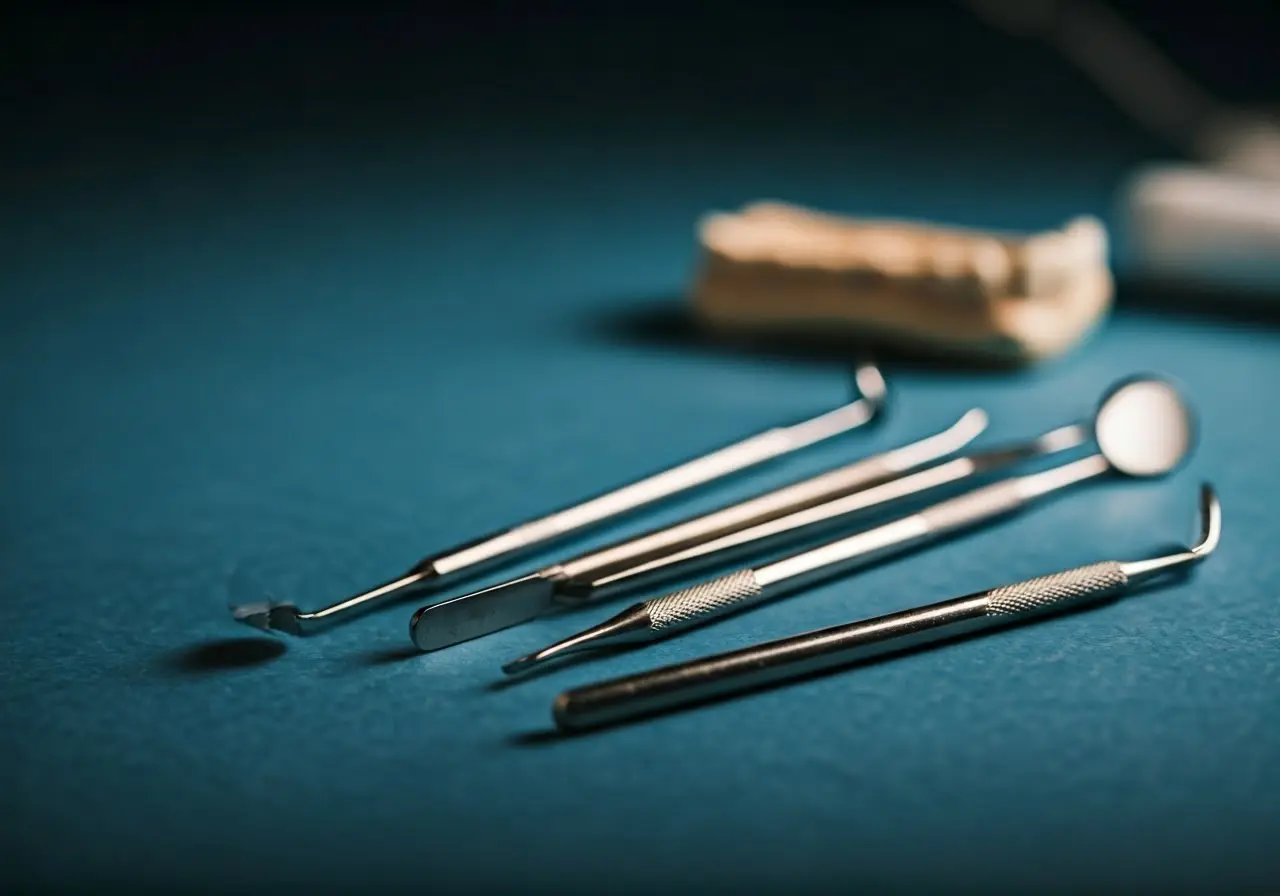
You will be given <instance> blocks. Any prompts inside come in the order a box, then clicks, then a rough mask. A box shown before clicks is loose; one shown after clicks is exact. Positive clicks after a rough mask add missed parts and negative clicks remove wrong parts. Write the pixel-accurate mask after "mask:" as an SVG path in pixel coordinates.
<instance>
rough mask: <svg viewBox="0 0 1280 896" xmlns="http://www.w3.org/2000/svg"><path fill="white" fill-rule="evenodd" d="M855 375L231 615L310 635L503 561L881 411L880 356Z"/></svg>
mask: <svg viewBox="0 0 1280 896" xmlns="http://www.w3.org/2000/svg"><path fill="white" fill-rule="evenodd" d="M854 379H855V383H856V386H857V389H858V392H859V395H858V397H857V398H856V399H855V400H854V401H852V402H849V403H848V404H845V405H842V406H840V407H838V408H836V409H834V410H831V411H828V412H826V413H825V414H821V415H819V416H817V417H813V418H811V419H809V420H804V421H802V422H800V423H796V424H793V425H790V426H783V427H777V428H774V429H770V430H767V431H765V432H762V433H759V434H757V435H754V436H751V437H750V438H747V439H743V440H742V441H739V442H735V443H734V444H732V445H729V446H727V447H725V448H721V449H719V450H717V451H713V452H711V453H710V454H705V455H703V456H701V457H699V458H696V459H694V460H691V461H688V462H686V463H683V464H680V465H679V466H675V467H671V468H670V469H667V470H664V471H662V472H661V473H656V474H654V475H652V476H649V477H647V478H645V479H641V480H639V481H637V482H633V483H631V484H630V485H626V486H623V487H622V488H619V489H616V490H614V491H611V492H608V493H607V494H603V495H600V496H598V497H595V498H592V499H590V500H587V501H584V502H582V503H580V504H577V505H574V506H573V507H568V508H565V509H564V510H560V511H557V512H555V513H552V514H549V515H547V516H544V517H541V518H539V519H536V520H531V521H529V522H526V523H522V524H520V525H517V526H514V527H512V528H510V529H505V530H503V531H500V532H496V533H494V534H492V535H489V536H487V537H484V538H480V539H477V540H475V541H472V542H468V543H466V544H463V545H460V546H458V547H456V548H453V549H451V550H448V551H445V552H443V553H440V554H436V555H434V556H431V557H427V558H425V559H423V560H422V561H420V562H419V563H418V564H417V565H416V566H414V567H413V568H412V569H411V570H409V571H408V572H406V573H405V574H404V575H402V576H399V577H397V578H395V579H393V580H392V581H390V582H386V583H384V584H382V585H378V586H377V587H375V588H371V589H370V590H368V591H365V592H363V593H361V594H357V595H354V596H353V597H349V598H347V599H346V600H343V601H340V602H338V603H336V604H333V605H331V606H328V607H325V608H324V609H321V610H316V611H314V612H305V611H302V610H299V609H298V608H297V607H296V606H294V605H292V604H288V603H280V604H276V603H253V604H244V605H239V606H234V607H232V615H233V617H234V618H235V619H236V620H237V621H239V622H243V623H245V624H246V625H250V626H253V627H254V628H259V629H264V630H268V631H278V632H286V633H288V634H292V635H307V634H311V633H313V632H317V631H321V630H323V629H325V628H327V627H329V626H331V625H333V624H335V623H338V622H341V621H343V620H346V619H350V618H352V617H354V616H356V615H358V614H360V613H362V612H364V611H367V610H369V609H371V608H372V607H374V606H375V605H378V604H380V603H382V602H383V601H384V600H386V599H390V598H398V597H403V596H408V595H410V594H414V593H418V592H421V591H423V590H424V589H427V588H429V587H433V586H437V585H439V584H442V583H443V581H444V580H445V579H450V578H454V577H457V576H462V575H464V574H473V573H478V572H481V571H483V570H485V569H488V568H490V567H491V566H492V565H494V564H495V563H496V562H498V561H503V560H509V559H512V558H515V557H517V556H519V555H521V554H524V553H527V552H528V551H530V550H532V549H533V548H537V547H542V546H544V545H547V544H550V543H553V542H555V541H557V540H559V539H561V538H563V537H565V536H567V535H569V534H571V533H575V532H580V531H584V530H586V529H588V528H590V527H592V526H595V525H598V524H600V523H602V522H604V521H606V520H611V519H614V518H616V517H619V516H621V515H623V514H625V513H629V512H631V511H634V510H637V509H639V508H641V507H645V506H648V505H652V504H654V503H656V502H658V501H660V500H663V499H665V498H669V497H672V496H673V495H677V494H680V493H682V492H686V491H689V490H690V489H693V488H696V487H698V486H702V485H706V484H707V483H710V482H713V481H715V480H717V479H722V478H724V477H726V476H729V475H731V474H734V473H738V472H740V471H742V470H746V469H748V468H749V467H754V466H756V465H758V464H761V463H764V462H765V461H769V460H774V459H776V458H779V457H782V456H784V455H787V454H791V453H792V452H795V451H799V450H800V449H802V448H806V447H808V446H810V445H813V444H815V443H817V442H821V441H823V440H825V439H829V438H831V437H833V436H836V435H840V434H841V433H845V432H849V431H850V430H854V429H857V428H859V427H861V426H863V425H865V424H867V423H868V422H870V421H871V420H873V419H875V418H876V417H877V416H878V415H879V414H880V412H881V411H882V410H883V408H884V406H885V403H886V401H887V397H888V391H887V389H886V386H885V382H884V377H883V376H882V375H881V373H880V370H879V368H877V367H876V366H875V365H874V364H862V365H860V366H859V367H858V368H857V370H856V372H855V375H854Z"/></svg>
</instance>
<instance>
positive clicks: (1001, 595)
mask: <svg viewBox="0 0 1280 896" xmlns="http://www.w3.org/2000/svg"><path fill="white" fill-rule="evenodd" d="M1221 534H1222V511H1221V508H1220V506H1219V504H1218V499H1217V497H1216V496H1215V495H1214V492H1213V489H1212V488H1211V487H1210V486H1209V485H1205V486H1203V487H1202V488H1201V494H1200V538H1199V542H1198V543H1197V544H1196V545H1195V547H1191V548H1187V549H1185V550H1181V551H1178V552H1176V553H1172V554H1166V555H1164V556H1160V557H1155V558H1153V559H1150V560H1139V561H1132V562H1127V563H1120V562H1115V561H1106V562H1102V563H1093V564H1090V565H1088V566H1079V567H1076V568H1074V569H1068V570H1065V571H1063V572H1058V573H1053V574H1051V575H1046V576H1040V577H1038V578H1034V579H1028V580H1026V581H1024V582H1018V583H1016V584H1012V585H1004V586H1001V587H999V588H993V589H991V590H990V591H982V592H979V593H977V594H971V595H968V596H966V597H958V598H954V599H952V600H946V601H942V602H940V603H935V604H929V605H927V606H922V607H916V608H914V609H910V610H904V611H902V612H899V613H890V614H888V615H885V616H877V617H875V618H872V619H865V620H862V621H861V622H853V623H849V624H846V625H837V626H833V627H831V628H824V629H819V630H817V631H812V632H806V633H805V634H801V635H794V636H792V637H789V638H781V639H779V640H776V641H769V642H766V643H763V644H757V645H755V646H752V647H746V648H742V649H740V650H734V651H731V652H728V653H721V654H717V655H714V656H708V657H704V658H702V659H697V660H692V661H690V662H685V663H678V664H675V665H671V666H666V667H663V668H660V669H654V670H651V671H648V672H641V673H639V674H637V675H628V676H625V677H622V678H615V679H613V680H612V681H605V682H601V683H599V684H592V685H587V686H585V687H581V688H576V689H574V690H571V691H567V692H565V693H563V694H561V695H560V696H559V697H558V698H556V701H555V703H554V705H553V708H552V714H553V717H554V718H555V722H556V725H557V726H558V727H559V728H560V729H561V730H563V731H583V730H587V729H591V728H598V727H601V726H604V725H612V724H617V723H620V722H625V721H628V720H631V719H634V718H637V717H640V716H647V715H651V714H654V713H659V712H665V711H669V710H674V709H678V708H680V707H684V706H689V705H692V704H696V703H704V702H708V701H711V700H715V699H720V698H726V697H730V696H733V695H735V694H740V693H744V692H747V691H752V690H756V689H759V688H763V687H769V686H771V685H778V684H782V683H784V682H788V681H794V680H796V679H800V678H804V677H807V676H810V675H814V674H816V673H820V672H825V671H828V670H833V669H838V668H840V667H843V666H847V665H851V664H854V663H857V662H861V661H863V660H867V659H872V658H874V657H878V656H883V655H888V654H892V653H896V652H898V651H901V650H907V649H910V648H915V647H919V646H921V645H925V644H930V643H935V642H941V641H946V640H950V639H952V638H958V637H962V636H965V635H972V634H976V633H979V632H982V631H986V630H991V629H996V628H1002V627H1004V626H1008V625H1012V624H1014V623H1019V622H1024V621H1029V620H1034V619H1037V618H1039V617H1045V616H1048V615H1051V614H1055V613H1061V612H1064V611H1068V610H1074V609H1082V608H1084V607H1087V606H1089V605H1091V604H1099V603H1102V602H1105V601H1109V600H1114V599H1116V598H1119V597H1120V596H1121V595H1123V594H1124V593H1125V592H1126V591H1128V590H1129V589H1131V588H1133V587H1134V586H1135V585H1138V584H1140V583H1142V582H1145V581H1148V580H1149V579H1152V578H1154V577H1156V576H1160V575H1164V574H1167V573H1171V572H1180V571H1185V570H1187V569H1188V568H1189V567H1190V566H1191V565H1192V564H1195V563H1198V562H1199V561H1201V560H1203V559H1204V558H1205V557H1208V556H1209V555H1210V554H1211V553H1213V551H1214V549H1215V548H1216V547H1217V545H1218V541H1219V539H1220V537H1221Z"/></svg>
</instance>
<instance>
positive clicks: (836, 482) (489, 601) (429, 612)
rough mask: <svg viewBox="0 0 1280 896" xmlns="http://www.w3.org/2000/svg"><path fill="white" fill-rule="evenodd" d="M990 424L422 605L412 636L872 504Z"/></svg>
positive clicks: (475, 626)
mask: <svg viewBox="0 0 1280 896" xmlns="http://www.w3.org/2000/svg"><path fill="white" fill-rule="evenodd" d="M986 427H987V415H986V413H985V412H984V411H982V410H980V409H978V408H974V409H972V410H970V411H969V412H967V413H966V414H964V415H963V416H962V417H960V419H959V420H957V421H956V422H955V423H953V424H952V425H951V426H950V427H948V428H947V429H945V430H943V431H942V432H940V433H937V434H935V435H932V436H929V437H927V438H924V439H921V440H920V441H918V442H913V443H911V444H909V445H905V446H903V447H901V448H896V449H893V450H891V451H886V452H884V453H882V454H878V455H873V456H871V457H867V458H864V459H862V460H860V461H856V462H854V463H852V464H848V465H846V466H843V467H837V468H836V469H834V470H829V471H828V472H826V473H820V474H818V475H817V476H812V477H810V478H808V479H803V480H801V481H799V482H795V483H792V484H791V485H788V486H784V487H783V488H780V489H775V490H773V491H769V492H765V493H764V494H761V495H757V496H756V497H754V498H750V499H748V500H746V501H742V502H739V503H737V504H731V505H729V506H727V507H722V508H720V509H718V510H714V511H711V512H710V513H705V514H702V515H701V516H696V517H693V518H691V519H687V520H684V521H682V522H679V523H676V524H674V525H671V526H667V527H665V528H661V529H654V530H652V531H649V532H645V533H643V534H641V535H637V536H635V537H633V538H628V539H625V540H623V541H619V542H615V543H613V544H611V545H607V546H606V547H603V548H598V549H596V550H592V551H588V552H587V553H585V554H580V555H578V556H576V557H573V558H571V559H569V560H565V561H562V562H560V563H556V564H553V565H551V566H548V567H545V568H543V569H541V570H538V571H537V572H534V573H531V574H529V575H525V576H520V577H519V578H516V579H512V580H510V581H508V582H504V583H502V584H500V585H494V586H492V587H489V588H484V589H481V590H480V591H474V592H472V593H471V594H464V595H462V596H461V597H455V598H452V599H450V600H446V601H441V602H439V603H436V604H432V605H430V606H426V607H423V608H422V609H420V610H418V612H416V613H415V614H414V615H413V618H412V619H411V620H410V622H409V635H410V637H411V638H412V639H413V643H414V644H415V645H417V647H418V649H419V650H424V651H429V650H439V649H440V648H442V647H449V646H451V645H453V644H457V643H459V642H461V641H469V640H471V639H472V638H478V637H481V636H482V635H487V634H491V633H492V632H496V631H499V630H501V629H504V628H509V627H511V626H513V625H517V624H519V623H521V622H527V621H528V620H530V619H533V618H535V617H536V616H540V615H542V614H543V613H545V612H547V611H548V610H550V609H551V608H552V607H553V606H555V604H556V603H557V602H559V600H560V599H561V598H563V597H565V596H566V595H568V594H570V593H572V592H580V593H581V594H582V595H583V597H582V598H581V599H586V597H588V596H599V593H597V592H595V591H594V587H595V586H596V585H597V584H598V583H600V582H603V581H607V582H608V583H609V586H610V590H611V591H618V590H621V589H622V588H623V587H625V586H628V585H636V584H639V578H638V576H636V575H632V574H631V570H632V569H633V568H639V567H643V568H644V569H645V570H646V571H647V572H648V573H649V575H650V576H653V575H656V574H657V570H659V569H662V568H664V567H665V566H666V565H667V564H665V563H664V562H663V560H662V558H664V557H665V556H666V555H668V554H672V553H676V552H683V551H694V550H696V549H697V547H698V546H699V545H701V544H702V543H703V542H706V541H710V540H713V539H719V538H725V537H731V536H732V535H733V533H735V532H737V531H739V530H742V529H749V528H751V527H753V526H756V525H758V524H760V523H762V522H767V521H769V520H773V519H776V518H778V517H782V516H785V515H787V514H790V513H793V512H794V511H796V510H800V509H803V508H808V507H814V506H817V505H821V504H822V503H823V502H825V501H829V500H831V499H833V498H839V497H841V496H844V495H849V494H850V493H855V494H866V495H868V497H867V499H866V501H867V504H866V506H871V505H872V504H874V503H875V502H876V501H877V500H885V499H887V498H889V497H896V492H894V494H893V495H881V492H880V491H878V490H877V489H870V491H869V492H863V491H861V490H862V489H868V488H869V487H871V486H875V485H876V484H877V483H886V482H887V483H888V484H891V483H892V482H893V481H895V480H896V477H898V476H900V475H901V474H902V473H905V472H907V471H909V470H912V469H914V468H916V467H919V466H921V465H923V464H926V463H929V462H931V461H935V460H937V459H939V458H942V457H945V456H946V455H948V454H951V453H953V452H955V451H957V450H959V449H960V448H962V447H964V446H965V445H966V444H968V443H969V442H971V441H973V439H974V438H976V437H977V436H978V435H979V434H980V433H981V432H982V431H983V430H984V429H986ZM870 492H875V493H876V497H871V496H870Z"/></svg>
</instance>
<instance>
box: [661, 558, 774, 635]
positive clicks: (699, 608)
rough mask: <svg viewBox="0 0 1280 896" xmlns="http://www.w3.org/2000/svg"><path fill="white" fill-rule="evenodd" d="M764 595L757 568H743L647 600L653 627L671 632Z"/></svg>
mask: <svg viewBox="0 0 1280 896" xmlns="http://www.w3.org/2000/svg"><path fill="white" fill-rule="evenodd" d="M763 594H764V590H763V589H762V588H761V587H760V583H759V582H757V581H756V574H755V571H754V570H750V569H742V570H739V571H737V572H731V573H729V574H728V575H724V576H720V577H719V578H718V579H711V580H710V581H708V582H703V583H702V584H700V585H694V586H693V587H692V588H685V589H683V590H681V591H673V592H672V593H671V594H667V595H664V596H662V597H656V598H654V599H653V600H650V601H646V603H645V609H646V610H647V611H648V613H649V627H650V629H652V630H653V631H665V632H669V631H671V630H673V629H676V628H686V627H691V626H694V625H698V624H699V623H701V622H703V621H704V620H707V619H710V618H712V617H713V616H719V615H721V614H722V613H726V612H729V611H730V610H734V609H738V608H741V607H745V606H748V605H750V604H752V603H754V602H755V601H757V600H759V599H760V597H761V596H762V595H763Z"/></svg>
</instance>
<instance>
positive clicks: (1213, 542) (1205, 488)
mask: <svg viewBox="0 0 1280 896" xmlns="http://www.w3.org/2000/svg"><path fill="white" fill-rule="evenodd" d="M1221 540H1222V503H1221V502H1220V501H1219V500H1218V495H1217V493H1216V492H1215V491H1214V490H1213V486H1212V485H1210V484H1209V483H1207V482H1205V483H1203V484H1202V485H1201V486H1200V542H1199V543H1198V544H1197V545H1196V546H1195V547H1193V548H1192V549H1191V553H1193V554H1195V555H1196V556H1197V557H1207V556H1209V555H1210V554H1212V553H1213V552H1214V550H1215V549H1216V548H1217V547H1218V542H1219V541H1221Z"/></svg>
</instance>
